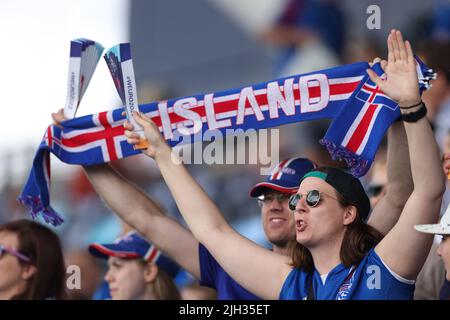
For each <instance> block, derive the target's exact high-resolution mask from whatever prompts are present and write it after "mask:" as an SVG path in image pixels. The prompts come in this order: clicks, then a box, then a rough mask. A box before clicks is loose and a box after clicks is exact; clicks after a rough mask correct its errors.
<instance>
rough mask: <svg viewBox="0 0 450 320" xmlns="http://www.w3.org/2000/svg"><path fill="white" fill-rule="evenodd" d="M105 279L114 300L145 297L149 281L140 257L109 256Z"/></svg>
mask: <svg viewBox="0 0 450 320" xmlns="http://www.w3.org/2000/svg"><path fill="white" fill-rule="evenodd" d="M108 265H109V269H108V272H107V273H106V275H105V280H106V281H107V282H108V284H109V288H110V293H111V298H112V299H113V300H141V299H145V294H146V289H147V285H148V283H147V282H146V281H145V278H144V265H143V264H142V263H141V262H140V261H139V260H138V259H131V260H126V259H120V258H116V257H109V259H108Z"/></svg>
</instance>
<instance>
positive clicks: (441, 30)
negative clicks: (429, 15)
mask: <svg viewBox="0 0 450 320" xmlns="http://www.w3.org/2000/svg"><path fill="white" fill-rule="evenodd" d="M431 28H432V29H431V36H432V38H433V39H434V40H436V41H442V42H449V41H450V2H449V1H447V0H435V1H434V5H433V19H432V27H431Z"/></svg>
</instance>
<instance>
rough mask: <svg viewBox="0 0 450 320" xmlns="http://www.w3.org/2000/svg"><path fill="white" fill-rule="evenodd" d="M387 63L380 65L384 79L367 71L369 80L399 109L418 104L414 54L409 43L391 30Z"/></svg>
mask: <svg viewBox="0 0 450 320" xmlns="http://www.w3.org/2000/svg"><path fill="white" fill-rule="evenodd" d="M387 44H388V61H387V64H386V63H384V62H383V63H382V67H384V68H383V70H384V71H385V73H386V79H384V80H383V79H381V78H380V77H379V76H377V75H376V74H375V72H373V70H371V69H367V73H368V74H369V77H370V79H371V80H372V81H373V82H375V83H376V85H377V86H378V87H379V88H380V89H381V90H382V91H383V92H384V93H385V94H387V95H388V96H389V97H390V98H392V99H393V100H395V101H397V102H398V104H399V106H400V107H409V106H411V105H415V104H417V103H419V102H420V100H421V98H420V93H419V84H418V78H417V72H416V65H415V59H414V54H413V51H412V48H411V44H410V43H409V41H403V37H402V33H401V32H400V31H398V30H392V31H391V33H390V34H389V36H388V40H387Z"/></svg>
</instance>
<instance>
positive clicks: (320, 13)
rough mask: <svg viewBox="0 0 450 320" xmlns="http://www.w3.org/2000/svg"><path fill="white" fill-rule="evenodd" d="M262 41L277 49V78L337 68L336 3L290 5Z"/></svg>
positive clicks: (320, 0)
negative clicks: (332, 67)
mask: <svg viewBox="0 0 450 320" xmlns="http://www.w3.org/2000/svg"><path fill="white" fill-rule="evenodd" d="M264 39H265V40H266V41H267V42H268V43H271V44H274V45H275V46H277V47H278V48H279V54H278V59H277V61H276V65H275V75H276V76H277V77H278V76H287V75H291V74H298V73H305V72H309V71H313V70H319V69H324V68H327V67H331V66H335V65H337V64H338V61H339V57H340V54H341V50H342V45H343V40H344V18H343V14H342V11H341V9H340V6H339V1H335V0H291V1H289V2H288V4H287V6H286V8H285V10H284V12H283V13H282V14H281V17H280V18H279V20H278V21H277V23H276V24H275V26H273V27H272V28H271V29H270V30H268V31H267V32H266V33H265V34H264Z"/></svg>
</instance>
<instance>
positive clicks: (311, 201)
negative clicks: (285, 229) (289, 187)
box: [289, 190, 338, 211]
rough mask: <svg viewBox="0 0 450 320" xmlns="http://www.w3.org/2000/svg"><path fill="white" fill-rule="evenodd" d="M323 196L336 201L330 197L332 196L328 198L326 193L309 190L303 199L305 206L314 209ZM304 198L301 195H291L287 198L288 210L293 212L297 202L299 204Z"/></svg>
mask: <svg viewBox="0 0 450 320" xmlns="http://www.w3.org/2000/svg"><path fill="white" fill-rule="evenodd" d="M323 195H327V196H328V197H330V198H332V199H335V200H338V199H337V198H335V197H332V196H330V195H328V194H326V193H323V192H320V191H319V190H310V191H308V193H307V194H306V198H305V201H306V205H307V206H308V207H310V208H314V207H316V206H317V205H318V204H319V202H320V200H321V198H322V196H323ZM304 196H305V195H303V194H298V193H296V194H293V195H292V196H291V197H290V198H289V209H290V210H291V211H295V208H296V207H297V204H298V202H299V201H300V200H301V199H302V198H303V197H304Z"/></svg>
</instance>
